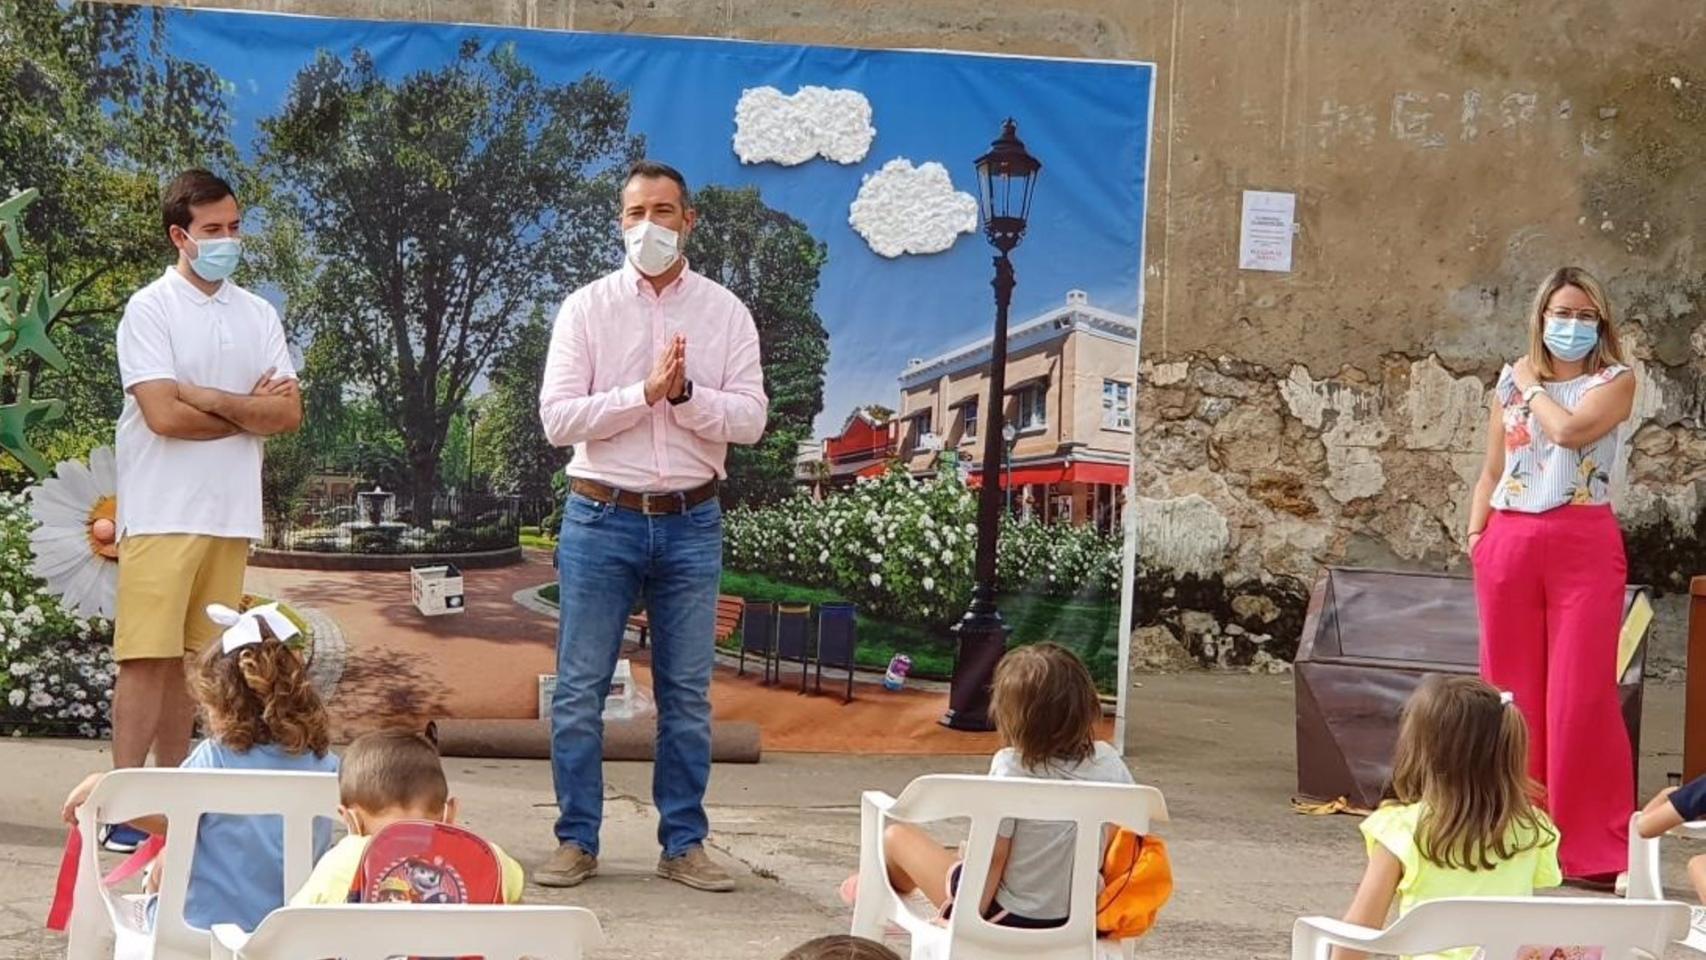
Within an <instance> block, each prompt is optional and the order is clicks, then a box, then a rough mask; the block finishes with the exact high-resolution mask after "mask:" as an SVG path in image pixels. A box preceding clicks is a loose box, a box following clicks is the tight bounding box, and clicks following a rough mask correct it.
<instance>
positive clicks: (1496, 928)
mask: <svg viewBox="0 0 1706 960" xmlns="http://www.w3.org/2000/svg"><path fill="white" fill-rule="evenodd" d="M1298 926H1299V928H1301V927H1302V926H1303V924H1302V923H1301V922H1300V923H1299V925H1298ZM1687 935H1688V907H1687V906H1686V905H1684V904H1680V903H1672V902H1670V901H1665V900H1611V899H1602V898H1597V897H1596V898H1589V897H1466V898H1461V899H1457V898H1453V899H1445V900H1430V901H1428V902H1426V903H1422V904H1418V905H1417V906H1416V907H1415V909H1413V910H1411V911H1410V912H1409V913H1407V914H1405V915H1404V916H1402V917H1400V918H1399V919H1398V922H1397V923H1394V924H1393V925H1392V926H1390V927H1388V928H1386V930H1385V931H1384V932H1382V934H1381V935H1380V937H1379V940H1378V942H1374V943H1367V944H1366V945H1364V944H1359V948H1366V949H1370V950H1372V951H1374V952H1375V953H1379V954H1404V955H1406V956H1408V955H1413V954H1424V953H1437V952H1440V951H1442V950H1450V949H1453V948H1458V947H1480V948H1481V952H1482V953H1481V955H1482V956H1484V957H1485V958H1486V960H1521V957H1522V956H1523V955H1524V954H1527V955H1532V953H1533V951H1524V949H1523V948H1525V947H1539V948H1541V949H1540V951H1539V954H1540V960H1548V958H1550V957H1551V956H1552V952H1553V951H1554V950H1555V949H1556V948H1557V947H1560V946H1561V947H1565V948H1568V947H1572V946H1582V947H1599V948H1600V949H1601V950H1602V951H1603V953H1602V956H1603V960H1635V958H1660V957H1663V956H1665V951H1666V949H1667V948H1668V946H1669V945H1670V943H1671V942H1672V941H1674V940H1680V939H1682V938H1683V937H1685V936H1687ZM1292 946H1293V949H1292V957H1293V960H1311V958H1313V957H1316V956H1318V957H1321V958H1325V957H1326V956H1327V949H1326V944H1325V943H1323V942H1317V943H1316V945H1315V949H1314V950H1313V952H1308V951H1306V950H1304V949H1303V948H1302V945H1301V944H1300V943H1299V939H1298V936H1297V933H1296V932H1295V931H1294V934H1293V940H1292Z"/></svg>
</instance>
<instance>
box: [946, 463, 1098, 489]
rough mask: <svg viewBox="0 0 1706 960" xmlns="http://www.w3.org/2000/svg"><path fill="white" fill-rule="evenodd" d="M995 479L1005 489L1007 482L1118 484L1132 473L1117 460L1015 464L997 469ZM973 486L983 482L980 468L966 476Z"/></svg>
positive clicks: (1022, 483)
mask: <svg viewBox="0 0 1706 960" xmlns="http://www.w3.org/2000/svg"><path fill="white" fill-rule="evenodd" d="M999 473H1000V477H999V480H998V482H999V483H1000V484H1001V487H1002V489H1006V487H1007V485H1008V483H1009V482H1011V483H1012V485H1013V486H1015V487H1023V486H1029V485H1031V484H1035V483H1041V484H1056V483H1108V484H1113V485H1114V486H1117V487H1123V486H1125V483H1126V480H1127V478H1128V477H1130V476H1131V468H1130V467H1127V466H1124V465H1122V464H1118V463H1047V464H1040V465H1032V466H1024V467H1014V468H1013V469H1012V471H1011V474H1012V479H1011V481H1009V479H1008V474H1009V471H1007V470H1001V471H999ZM968 482H969V483H970V485H971V486H972V487H980V486H982V485H983V472H982V471H979V470H974V471H972V474H971V477H970V478H969V481H968Z"/></svg>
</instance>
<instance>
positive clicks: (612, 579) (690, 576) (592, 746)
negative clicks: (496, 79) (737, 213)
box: [534, 161, 770, 891]
mask: <svg viewBox="0 0 1706 960" xmlns="http://www.w3.org/2000/svg"><path fill="white" fill-rule="evenodd" d="M621 200H622V209H621V221H622V236H623V240H624V243H625V245H626V247H627V253H628V255H627V258H626V260H625V261H624V262H623V264H622V269H620V270H618V271H616V272H615V273H612V274H610V275H608V276H606V277H603V278H602V279H599V280H595V281H593V282H592V283H589V284H587V285H586V286H584V287H582V288H581V289H579V290H576V291H575V292H574V293H573V294H571V295H570V296H569V299H568V300H567V301H566V302H564V304H563V308H562V310H561V311H559V312H558V314H557V322H556V327H555V329H554V330H553V331H552V334H551V348H550V352H549V353H548V354H547V356H546V359H545V376H544V380H543V382H542V383H541V385H540V390H539V419H540V420H541V421H542V422H543V423H544V425H545V436H546V437H547V438H548V439H549V440H550V441H551V442H552V443H553V444H555V445H557V446H569V445H571V444H572V445H573V446H574V448H575V455H574V459H573V460H572V461H571V462H570V463H569V466H568V468H567V470H568V475H569V499H568V502H567V503H566V504H565V505H564V507H563V528H562V532H561V535H560V536H559V538H558V541H557V568H558V573H557V577H558V586H559V603H560V613H559V615H558V632H557V688H556V695H555V696H554V698H553V699H552V701H551V771H552V778H553V780H554V782H555V785H556V790H557V808H558V817H557V827H556V833H557V843H558V849H557V852H556V853H555V854H553V855H552V857H551V859H550V860H549V861H547V862H546V863H545V864H544V865H543V866H541V867H540V868H539V869H537V870H536V871H535V872H534V879H535V880H536V881H537V882H539V883H540V884H542V885H544V886H550V887H572V886H575V885H576V884H579V883H581V882H582V881H584V880H586V879H587V878H589V877H592V876H595V875H596V874H597V873H598V829H599V824H600V822H601V821H602V819H603V812H604V767H603V757H604V722H603V715H602V714H603V709H604V698H605V695H606V694H607V693H608V692H609V690H610V680H611V674H612V672H613V671H614V670H615V667H616V660H617V655H618V653H619V651H620V649H621V645H622V635H623V633H624V631H625V630H626V629H627V623H628V615H629V613H630V611H631V610H632V609H633V606H634V601H635V600H636V599H637V598H639V597H641V596H643V597H645V600H646V609H647V616H648V618H649V620H650V623H651V637H652V681H653V687H654V690H653V693H654V695H655V697H656V699H657V706H658V725H657V753H656V757H657V759H656V763H655V765H654V766H653V770H652V800H653V802H654V803H655V804H656V806H657V808H658V815H659V818H660V822H659V824H658V842H659V843H660V844H662V846H663V856H662V857H661V858H660V859H659V860H658V868H657V872H658V875H659V876H662V877H664V878H666V879H670V880H675V881H678V882H680V883H684V884H686V885H688V886H690V887H694V888H697V889H700V890H717V891H722V890H732V889H734V879H733V878H732V877H730V876H729V874H728V872H727V871H725V870H724V869H723V868H722V867H720V866H718V865H717V864H716V863H714V862H712V861H711V859H710V857H708V856H707V855H706V854H705V849H704V841H705V835H706V833H707V831H708V830H709V824H708V823H707V821H706V818H705V807H704V797H705V784H706V781H707V780H709V779H710V775H711V701H710V687H711V667H712V664H713V662H714V660H715V646H714V644H715V640H714V636H715V631H716V620H717V592H718V587H719V585H720V583H721V580H722V571H723V513H722V506H721V505H720V504H719V502H718V499H717V483H718V481H719V480H721V479H723V478H724V477H725V476H727V473H726V471H725V469H724V466H723V462H724V458H725V456H726V454H727V452H728V445H729V444H731V443H742V444H751V443H756V442H758V439H759V437H760V436H761V435H762V434H763V433H764V424H765V419H766V416H767V409H768V406H769V402H770V401H769V400H768V398H766V397H765V395H764V374H763V371H762V370H761V369H760V367H759V356H758V331H757V329H756V328H755V327H754V326H753V323H752V314H751V313H749V312H748V311H747V309H746V307H745V305H743V304H742V303H741V302H740V301H739V300H738V299H736V298H735V295H734V294H732V293H730V292H729V291H727V290H725V289H724V288H723V287H722V286H721V285H719V284H718V283H716V282H715V281H713V280H710V279H708V278H706V277H703V276H701V275H699V274H697V273H694V272H693V271H692V270H691V269H689V268H688V264H687V260H686V259H685V258H684V257H683V256H682V255H681V248H682V246H683V244H684V243H685V242H686V240H687V238H688V236H689V234H691V232H692V230H693V222H694V212H693V207H692V202H691V200H690V198H689V196H688V193H687V183H686V181H685V180H684V179H683V178H682V176H681V174H680V173H679V172H677V171H676V170H675V169H673V168H671V167H668V166H665V165H664V164H661V163H653V162H650V161H640V162H639V163H636V164H635V165H634V166H633V168H632V169H631V170H630V171H629V174H628V179H627V182H626V183H625V184H624V185H623V188H622V197H621Z"/></svg>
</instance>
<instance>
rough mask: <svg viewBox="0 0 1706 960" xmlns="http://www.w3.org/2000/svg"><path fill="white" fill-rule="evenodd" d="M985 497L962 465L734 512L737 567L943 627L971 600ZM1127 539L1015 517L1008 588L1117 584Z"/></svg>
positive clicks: (1005, 552)
mask: <svg viewBox="0 0 1706 960" xmlns="http://www.w3.org/2000/svg"><path fill="white" fill-rule="evenodd" d="M976 521H977V498H976V497H975V496H974V494H973V493H972V491H971V490H969V489H967V487H966V486H965V485H964V484H963V483H961V482H960V480H959V478H958V477H957V476H955V475H953V474H948V475H945V476H942V477H938V478H935V479H931V480H918V479H915V478H913V477H911V476H909V475H908V474H906V473H905V472H904V471H901V470H893V471H890V472H889V473H886V474H883V475H882V476H880V477H878V478H876V479H873V480H861V481H860V482H859V483H858V484H856V485H855V486H854V487H853V488H852V489H851V490H849V491H847V492H844V493H839V494H835V495H832V496H830V497H827V498H825V499H824V500H823V501H821V502H818V501H813V500H812V499H811V498H810V497H809V496H805V495H801V496H798V497H794V498H792V499H790V500H787V501H785V502H783V503H779V504H775V505H771V506H766V507H759V508H745V507H742V508H737V509H734V510H731V511H730V512H729V514H728V516H727V518H726V520H725V525H724V550H725V560H726V563H727V565H728V566H729V568H730V569H733V570H741V571H745V572H749V573H762V574H765V575H767V576H771V577H775V578H776V579H778V580H784V581H787V582H790V583H799V584H805V585H808V586H820V587H828V588H830V589H833V590H835V591H836V592H838V593H840V594H842V595H843V596H845V597H846V598H847V599H849V600H853V601H855V602H857V603H859V604H860V605H861V606H862V607H863V608H864V609H865V610H867V611H868V612H870V613H871V614H873V615H874V616H877V617H880V618H882V619H885V620H893V621H899V622H909V623H920V624H927V625H931V626H940V625H944V624H948V623H952V622H953V621H955V620H957V619H958V618H959V616H960V615H961V614H962V613H964V612H965V608H966V605H967V604H968V603H969V602H970V600H971V590H972V584H973V582H974V576H975V572H976V571H975V564H976V557H977V523H976ZM1119 559H1120V558H1119V546H1118V543H1117V541H1114V540H1112V539H1110V538H1107V537H1103V536H1101V535H1099V534H1097V533H1096V532H1095V531H1094V530H1090V529H1087V528H1074V527H1067V526H1059V527H1051V526H1046V525H1043V524H1018V523H1014V522H1011V521H1009V522H1007V523H1006V524H1005V525H1004V528H1003V532H1002V540H1001V546H1000V552H999V554H998V555H997V562H998V566H999V570H1000V574H999V575H1000V579H1001V584H1002V588H1003V589H1006V590H1028V591H1035V592H1040V593H1047V594H1050V595H1056V596H1066V597H1070V596H1078V595H1082V594H1084V593H1085V592H1086V589H1087V588H1088V589H1089V592H1093V593H1100V592H1104V591H1106V590H1110V589H1112V590H1117V583H1118V579H1119Z"/></svg>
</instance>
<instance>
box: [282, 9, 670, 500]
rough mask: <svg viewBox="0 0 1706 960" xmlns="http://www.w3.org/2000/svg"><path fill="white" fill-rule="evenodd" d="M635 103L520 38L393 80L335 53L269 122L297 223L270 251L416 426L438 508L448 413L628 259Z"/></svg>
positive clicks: (377, 392)
mask: <svg viewBox="0 0 1706 960" xmlns="http://www.w3.org/2000/svg"><path fill="white" fill-rule="evenodd" d="M627 127H628V96H627V94H626V93H624V92H622V91H620V90H617V89H616V88H614V87H613V86H611V84H609V83H608V82H606V81H605V80H603V79H600V78H598V77H596V76H591V75H588V76H586V77H584V78H583V79H581V80H579V81H577V82H575V83H572V84H568V85H563V86H553V85H549V84H545V83H542V82H541V81H540V80H539V78H538V77H537V76H536V75H535V74H534V72H533V71H532V70H531V69H530V68H528V67H527V66H526V65H525V64H524V63H522V62H521V60H520V59H519V58H518V57H517V56H516V55H515V53H514V51H513V50H512V49H511V48H510V47H508V46H499V47H496V48H493V49H491V50H489V51H487V50H482V47H481V44H480V43H479V42H478V41H476V40H471V39H470V40H466V41H464V42H463V44H462V46H461V48H460V50H459V51H458V53H457V55H456V57H455V58H454V59H453V60H452V61H451V62H450V63H449V64H447V65H445V66H444V67H441V68H439V69H437V70H432V71H421V72H416V73H411V74H408V75H406V76H404V77H402V78H401V79H396V80H393V79H389V78H387V77H386V76H384V75H382V74H381V73H380V71H379V69H378V67H377V65H376V64H375V62H374V59H373V57H372V55H371V54H369V53H368V52H366V51H360V50H358V51H357V52H355V53H354V54H352V55H351V56H350V58H349V59H348V60H347V61H345V60H340V59H338V58H337V57H335V56H332V55H330V54H325V53H322V54H321V55H320V57H319V59H317V60H316V61H315V62H314V63H313V64H311V65H309V66H308V67H306V68H304V69H303V70H302V72H301V73H299V74H298V75H297V77H296V79H295V81H294V83H293V84H292V86H291V90H290V93H289V96H288V98H287V101H286V103H285V106H284V108H283V109H282V111H281V112H280V113H279V114H278V115H277V116H274V117H272V118H271V119H268V120H265V121H263V122H262V123H261V130H262V133H261V136H260V140H259V162H260V165H261V168H262V170H263V171H264V173H265V175H266V177H267V179H268V181H269V182H270V184H271V185H272V192H271V193H270V194H269V195H268V196H267V197H266V199H265V201H264V202H265V203H266V204H267V206H268V210H269V214H270V216H271V218H272V220H273V221H274V223H275V224H276V225H279V226H281V227H282V229H279V230H278V231H277V234H276V239H275V240H274V241H273V246H272V248H271V249H268V250H264V251H262V254H263V257H264V258H265V262H266V263H267V264H268V267H269V273H270V274H271V276H272V278H273V279H274V280H275V281H277V282H278V283H279V284H280V285H281V286H282V287H283V288H284V289H285V291H286V293H287V295H288V296H289V298H290V307H291V314H292V316H293V322H294V323H296V324H297V325H298V328H299V329H305V330H306V331H307V332H308V333H310V334H311V335H312V337H313V338H314V339H315V340H318V339H319V338H322V337H334V338H339V339H341V340H342V341H343V342H344V345H345V352H346V354H347V356H348V358H349V375H350V377H351V379H352V383H353V384H354V385H356V386H358V387H362V388H365V389H366V390H367V391H368V392H369V394H370V396H371V397H372V399H373V401H374V402H375V403H377V404H378V406H379V408H380V410H381V411H382V412H383V413H384V415H385V418H386V419H387V420H388V421H389V422H390V423H391V424H392V425H394V426H395V427H396V429H397V432H398V433H399V434H400V435H401V436H402V439H403V445H404V453H405V456H406V459H407V463H408V468H409V473H410V486H411V487H412V489H411V490H410V492H411V493H412V494H413V496H414V498H415V499H416V501H417V502H430V497H431V495H432V493H433V492H434V486H435V478H436V477H437V474H438V463H439V457H440V455H441V453H442V452H443V448H444V443H445V438H446V434H447V433H448V431H449V427H450V421H451V418H452V416H453V415H454V414H455V412H456V411H457V410H459V409H460V408H461V407H462V406H463V404H464V403H465V402H466V400H467V398H468V394H469V390H470V388H471V387H472V386H473V384H474V381H475V379H476V377H477V376H478V375H479V373H480V372H481V371H482V370H483V369H484V368H485V366H486V364H487V363H488V361H490V360H491V359H492V358H493V357H495V356H496V355H497V354H498V353H499V352H500V351H502V350H503V348H504V347H505V346H506V345H507V344H508V343H509V342H510V341H511V340H512V338H513V336H514V331H515V327H516V326H517V322H518V320H519V319H520V318H522V317H525V316H526V315H527V312H528V310H529V308H531V307H532V306H534V305H536V304H541V303H549V302H553V301H555V300H557V299H560V298H561V297H562V296H563V295H565V293H566V291H567V290H569V289H572V288H573V287H575V286H578V285H579V284H581V283H584V282H586V281H587V280H590V279H592V278H594V277H596V276H598V275H600V274H602V273H604V272H605V271H607V270H609V269H610V268H611V267H612V266H613V265H614V264H615V262H616V258H617V257H618V256H619V255H620V249H621V248H620V244H619V243H618V242H617V238H616V235H615V226H614V219H615V218H614V216H613V215H612V206H613V203H614V200H613V198H614V197H615V196H616V193H617V190H618V186H619V183H618V179H619V175H620V170H621V169H622V168H623V167H625V164H626V162H627V161H628V160H630V159H632V158H634V157H637V156H638V155H639V154H640V150H641V141H640V139H639V138H638V137H634V136H630V135H629V134H628V132H627Z"/></svg>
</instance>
